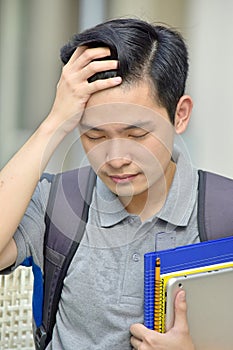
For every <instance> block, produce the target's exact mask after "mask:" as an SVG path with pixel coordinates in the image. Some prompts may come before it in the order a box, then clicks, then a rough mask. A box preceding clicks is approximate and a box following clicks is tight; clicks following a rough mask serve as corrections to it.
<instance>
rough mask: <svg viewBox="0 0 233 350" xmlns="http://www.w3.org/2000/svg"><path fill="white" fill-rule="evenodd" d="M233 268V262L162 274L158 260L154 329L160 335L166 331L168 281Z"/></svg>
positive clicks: (156, 267)
mask: <svg viewBox="0 0 233 350" xmlns="http://www.w3.org/2000/svg"><path fill="white" fill-rule="evenodd" d="M228 267H233V262H228V263H221V264H214V265H210V266H203V267H199V268H193V269H188V270H180V271H176V272H172V273H167V274H162V275H160V277H159V273H160V261H159V259H157V260H156V266H155V305H154V329H155V330H156V331H158V332H160V333H164V332H165V331H166V329H165V328H166V327H165V320H166V288H167V283H168V281H169V280H170V279H171V278H173V277H178V276H185V275H190V274H197V273H202V272H208V271H214V270H219V269H224V268H228Z"/></svg>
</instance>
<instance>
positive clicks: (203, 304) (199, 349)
mask: <svg viewBox="0 0 233 350" xmlns="http://www.w3.org/2000/svg"><path fill="white" fill-rule="evenodd" d="M180 289H184V290H185V292H186V300H187V306H188V313H187V317H188V324H189V329H190V334H191V336H192V339H193V341H194V344H195V346H196V350H232V349H233V268H232V267H229V268H224V269H219V270H213V271H208V272H202V273H198V274H191V275H184V276H179V277H173V278H171V279H170V280H169V281H168V283H167V288H166V310H165V315H166V316H165V326H166V330H169V329H170V328H171V327H172V325H173V323H174V300H175V296H176V294H177V292H178V291H179V290H180Z"/></svg>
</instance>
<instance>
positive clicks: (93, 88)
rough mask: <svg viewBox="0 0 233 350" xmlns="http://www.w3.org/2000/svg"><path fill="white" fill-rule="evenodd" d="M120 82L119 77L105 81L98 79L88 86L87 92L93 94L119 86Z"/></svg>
mask: <svg viewBox="0 0 233 350" xmlns="http://www.w3.org/2000/svg"><path fill="white" fill-rule="evenodd" d="M121 82H122V78H121V77H114V78H107V79H99V80H96V81H94V82H92V83H87V84H88V92H89V93H90V94H93V93H94V92H97V91H100V90H105V89H109V88H111V87H114V86H117V85H120V84H121Z"/></svg>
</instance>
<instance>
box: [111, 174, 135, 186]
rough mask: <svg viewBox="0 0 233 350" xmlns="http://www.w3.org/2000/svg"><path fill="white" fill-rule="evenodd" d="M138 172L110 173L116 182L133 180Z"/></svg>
mask: <svg viewBox="0 0 233 350" xmlns="http://www.w3.org/2000/svg"><path fill="white" fill-rule="evenodd" d="M137 176H138V174H123V175H109V177H110V179H111V180H112V181H113V182H114V183H117V184H119V183H127V182H131V181H133V180H134V179H135V178H136V177H137Z"/></svg>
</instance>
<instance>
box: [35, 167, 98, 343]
mask: <svg viewBox="0 0 233 350" xmlns="http://www.w3.org/2000/svg"><path fill="white" fill-rule="evenodd" d="M95 182H96V175H95V173H94V171H93V170H92V169H91V167H84V168H80V169H76V170H71V171H68V172H64V173H61V174H58V175H55V177H54V179H53V181H52V185H51V190H50V195H49V200H48V206H47V210H46V217H45V222H46V232H45V241H44V301H43V322H42V325H41V327H39V328H37V329H36V331H35V332H34V339H35V344H36V349H40V350H42V349H45V347H46V346H47V345H48V343H49V342H50V340H51V338H52V332H53V327H54V324H55V321H56V312H57V309H58V304H59V300H60V296H61V291H62V288H63V280H64V278H65V276H66V273H67V270H68V267H69V265H70V262H71V260H72V258H73V256H74V254H75V252H76V250H77V248H78V246H79V243H80V241H81V239H82V236H83V233H84V230H85V226H86V222H87V219H88V210H89V205H90V203H91V199H92V193H93V187H94V185H95Z"/></svg>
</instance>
